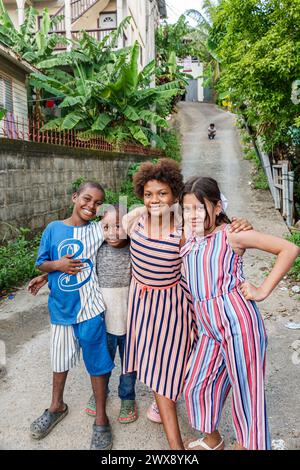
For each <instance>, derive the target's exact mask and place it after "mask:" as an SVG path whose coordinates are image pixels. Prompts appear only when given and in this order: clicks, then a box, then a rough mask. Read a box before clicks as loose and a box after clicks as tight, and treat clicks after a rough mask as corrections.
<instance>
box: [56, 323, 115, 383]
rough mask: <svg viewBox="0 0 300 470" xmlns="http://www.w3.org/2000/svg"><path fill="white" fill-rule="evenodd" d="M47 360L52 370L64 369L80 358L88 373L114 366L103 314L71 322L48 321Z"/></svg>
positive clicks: (108, 369)
mask: <svg viewBox="0 0 300 470" xmlns="http://www.w3.org/2000/svg"><path fill="white" fill-rule="evenodd" d="M51 333H52V334H51V362H52V368H53V371H54V372H65V371H67V370H69V369H71V368H72V367H74V366H75V365H76V364H77V363H78V361H79V358H80V349H81V350H82V357H83V361H84V364H85V367H86V369H87V371H88V373H89V374H90V375H93V376H100V375H106V374H108V373H109V372H111V371H112V370H113V368H114V367H115V365H114V362H113V360H112V359H111V356H110V354H109V352H108V347H107V338H106V328H105V321H104V316H103V314H100V315H97V316H96V317H94V318H92V319H91V320H86V321H83V322H81V323H76V324H75V325H67V326H66V325H51Z"/></svg>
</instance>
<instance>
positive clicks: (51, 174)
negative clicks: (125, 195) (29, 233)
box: [0, 138, 147, 239]
mask: <svg viewBox="0 0 300 470" xmlns="http://www.w3.org/2000/svg"><path fill="white" fill-rule="evenodd" d="M145 158H146V159H147V157H140V156H137V155H129V154H121V153H120V154H118V153H115V154H113V153H105V152H99V151H95V150H86V149H84V150H81V149H71V148H66V147H59V146H55V145H47V144H37V143H33V142H22V141H17V140H7V139H1V138H0V239H1V238H2V237H3V236H4V235H5V234H7V224H11V225H12V226H16V227H29V228H31V229H33V230H36V229H43V228H44V227H45V226H46V225H47V224H48V223H49V222H50V221H52V220H56V219H60V218H63V217H65V216H66V214H67V211H68V208H69V207H70V200H71V199H70V196H71V193H72V182H73V181H75V180H76V179H78V178H79V177H85V178H87V179H93V180H98V181H99V183H101V184H102V185H103V186H104V188H105V189H113V190H118V189H119V188H120V185H121V183H122V181H124V179H126V176H127V171H128V167H129V165H130V164H131V163H136V162H138V161H143V160H144V159H145ZM1 222H4V223H1Z"/></svg>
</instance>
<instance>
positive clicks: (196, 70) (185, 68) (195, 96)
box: [177, 57, 205, 101]
mask: <svg viewBox="0 0 300 470" xmlns="http://www.w3.org/2000/svg"><path fill="white" fill-rule="evenodd" d="M177 63H178V65H180V66H181V67H182V72H184V73H186V74H188V75H191V76H192V78H190V79H189V80H188V82H189V83H188V85H187V88H186V93H185V95H184V100H185V101H205V96H204V95H205V89H204V88H203V64H202V63H201V62H200V61H199V59H197V58H196V57H195V58H193V57H185V58H184V59H177Z"/></svg>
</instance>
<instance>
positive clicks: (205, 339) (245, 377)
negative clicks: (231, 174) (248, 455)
mask: <svg viewBox="0 0 300 470" xmlns="http://www.w3.org/2000/svg"><path fill="white" fill-rule="evenodd" d="M183 208H184V222H185V226H186V227H187V229H188V230H189V234H188V235H187V241H186V243H185V244H184V245H183V247H182V249H181V256H182V257H183V263H184V268H185V275H186V279H187V283H188V287H189V290H190V292H191V295H192V297H193V303H194V310H195V313H196V317H197V324H198V330H199V340H198V344H197V348H196V352H195V355H194V357H193V363H192V366H191V369H190V371H189V375H188V378H187V382H186V384H185V392H184V393H185V399H186V404H187V409H188V415H189V420H190V423H191V425H192V427H193V428H195V429H198V430H199V431H201V432H203V433H205V434H206V437H204V438H202V439H197V440H195V439H192V440H189V441H187V442H186V443H185V448H186V449H190V450H221V449H223V448H224V442H223V439H222V438H221V436H220V434H219V432H218V426H219V422H220V418H221V412H222V408H223V406H224V402H225V400H226V397H227V395H228V393H229V391H230V389H232V415H233V424H234V428H235V433H236V439H237V444H236V448H237V449H251V450H264V449H270V436H269V430H268V420H267V413H266V402H265V392H264V375H265V359H266V356H265V355H266V344H267V339H266V332H265V327H264V324H263V320H262V317H261V314H260V312H259V310H258V308H257V306H256V303H255V301H261V300H264V299H265V298H266V297H268V295H270V293H271V292H272V290H273V289H274V288H275V286H276V285H277V284H278V283H279V281H280V280H281V279H282V278H283V276H284V275H285V274H286V273H287V272H288V270H289V269H290V267H291V266H292V264H293V262H294V260H295V258H296V257H297V256H298V254H299V248H298V247H297V246H295V245H293V244H292V243H289V242H288V241H286V240H282V239H280V238H277V237H273V236H270V235H265V234H262V233H259V232H256V231H254V230H250V231H242V232H239V233H229V231H228V227H229V226H228V223H230V221H229V219H228V218H227V216H226V215H225V213H224V210H223V206H222V201H221V194H220V190H219V187H218V184H217V182H216V181H215V180H214V179H212V178H192V179H191V180H189V181H188V182H187V183H186V185H185V189H184V195H183ZM247 248H257V249H260V250H263V251H266V252H269V253H272V254H274V255H277V260H276V263H275V265H274V267H273V269H272V271H271V272H270V274H269V276H268V277H267V278H266V279H265V280H264V282H263V283H262V284H261V285H260V286H259V287H255V286H253V285H252V284H250V283H248V282H245V280H244V276H243V261H242V254H243V252H244V250H245V249H247Z"/></svg>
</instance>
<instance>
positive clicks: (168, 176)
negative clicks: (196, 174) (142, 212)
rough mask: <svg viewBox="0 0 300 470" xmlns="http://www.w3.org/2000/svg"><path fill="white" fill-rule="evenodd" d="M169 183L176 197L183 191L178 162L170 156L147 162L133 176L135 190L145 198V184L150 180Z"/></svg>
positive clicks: (138, 195) (140, 196) (139, 195)
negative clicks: (155, 161)
mask: <svg viewBox="0 0 300 470" xmlns="http://www.w3.org/2000/svg"><path fill="white" fill-rule="evenodd" d="M152 180H156V181H161V182H162V183H167V184H168V185H169V186H170V188H171V191H172V194H173V196H174V197H175V198H178V197H180V196H181V193H182V191H183V176H182V174H181V170H180V167H179V165H178V163H176V162H175V161H174V160H171V159H170V158H162V159H161V160H159V161H158V162H157V163H152V162H150V161H149V162H145V163H143V164H142V165H141V166H140V169H139V170H138V171H137V173H135V175H134V176H133V185H134V191H135V194H136V195H137V197H139V198H140V199H143V197H144V186H145V184H146V183H148V181H152Z"/></svg>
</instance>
